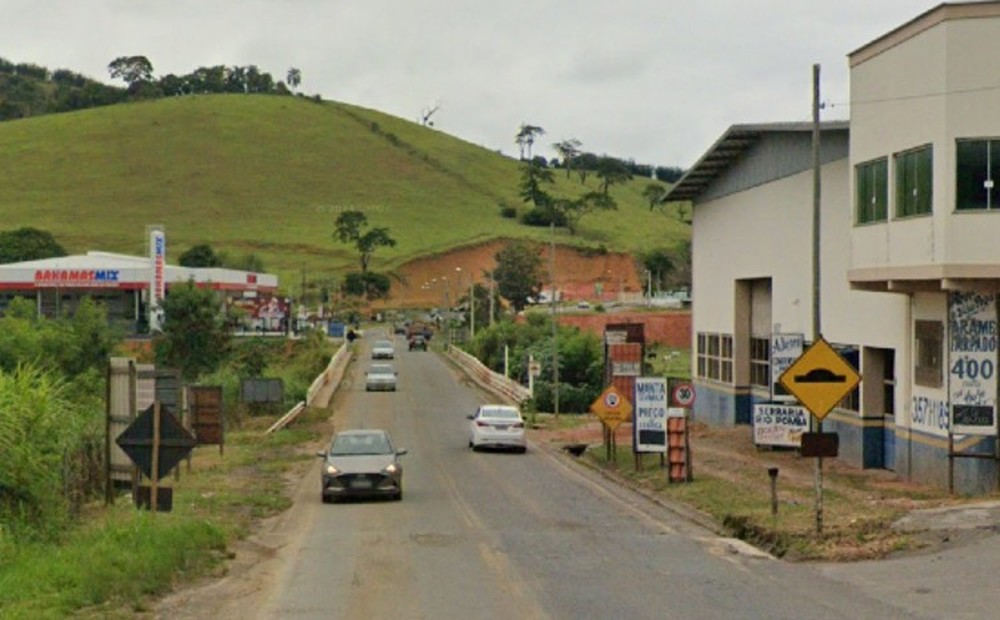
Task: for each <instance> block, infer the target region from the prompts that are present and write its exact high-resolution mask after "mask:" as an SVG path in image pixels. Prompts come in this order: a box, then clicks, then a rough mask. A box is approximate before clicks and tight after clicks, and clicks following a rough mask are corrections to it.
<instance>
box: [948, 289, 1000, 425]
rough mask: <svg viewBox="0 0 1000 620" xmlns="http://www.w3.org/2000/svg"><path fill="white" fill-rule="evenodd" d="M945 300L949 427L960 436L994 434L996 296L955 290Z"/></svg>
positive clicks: (995, 410)
mask: <svg viewBox="0 0 1000 620" xmlns="http://www.w3.org/2000/svg"><path fill="white" fill-rule="evenodd" d="M948 302H949V303H948V368H949V371H948V400H949V402H950V404H951V412H950V413H951V430H952V432H954V433H956V434H959V435H996V434H997V415H996V413H997V404H996V395H997V304H996V296H995V295H984V294H980V293H965V292H958V293H952V294H951V295H950V296H949V299H948Z"/></svg>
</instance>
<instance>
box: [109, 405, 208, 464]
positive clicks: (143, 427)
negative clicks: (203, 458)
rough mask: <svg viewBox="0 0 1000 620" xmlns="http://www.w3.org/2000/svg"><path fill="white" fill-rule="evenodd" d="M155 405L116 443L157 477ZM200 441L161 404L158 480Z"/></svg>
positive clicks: (134, 460)
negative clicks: (154, 435) (154, 447)
mask: <svg viewBox="0 0 1000 620" xmlns="http://www.w3.org/2000/svg"><path fill="white" fill-rule="evenodd" d="M153 407H154V405H150V406H149V407H147V408H146V409H145V410H144V411H143V412H142V413H140V414H139V417H137V418H136V419H135V420H133V422H132V423H131V424H129V426H128V428H126V429H125V430H124V431H122V434H121V435H119V436H118V438H117V439H116V440H115V443H117V444H118V446H119V447H120V448H121V449H122V451H123V452H125V454H127V455H128V457H129V458H130V459H132V462H133V463H135V464H136V466H137V467H138V468H139V469H140V470H141V471H142V473H143V474H145V475H146V477H147V478H149V479H152V478H153ZM197 444H198V442H197V440H196V439H195V438H194V436H193V435H192V434H191V433H190V432H188V430H187V429H186V428H184V427H183V426H181V423H180V422H178V421H177V418H176V417H175V416H174V414H173V413H171V412H170V410H169V409H168V408H167V407H166V406H164V405H162V404H161V405H160V455H159V462H158V463H157V470H158V471H157V476H156V480H157V481H159V480H160V479H161V478H163V477H164V476H166V475H167V474H168V473H170V470H171V469H173V468H174V466H176V465H177V463H179V462H180V461H181V459H183V458H184V457H185V456H187V454H188V452H190V451H191V449H192V448H194V447H195V446H196V445H197Z"/></svg>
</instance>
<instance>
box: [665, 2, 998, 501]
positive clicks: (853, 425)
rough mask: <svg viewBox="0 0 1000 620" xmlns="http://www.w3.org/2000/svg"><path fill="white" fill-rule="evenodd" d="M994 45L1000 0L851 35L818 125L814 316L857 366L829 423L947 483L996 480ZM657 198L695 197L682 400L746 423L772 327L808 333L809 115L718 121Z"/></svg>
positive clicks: (715, 418) (699, 412)
mask: <svg viewBox="0 0 1000 620" xmlns="http://www.w3.org/2000/svg"><path fill="white" fill-rule="evenodd" d="M998 57H1000V2H975V3H972V2H969V3H946V4H942V5H939V6H938V7H936V8H934V9H932V10H929V11H927V12H926V13H923V14H922V15H919V16H918V17H916V18H915V19H913V20H911V21H909V22H907V23H905V24H903V25H902V26H900V27H898V28H896V29H895V30H893V31H891V32H889V33H888V34H886V35H884V36H882V37H880V38H878V39H876V40H875V41H872V42H871V43H869V44H867V45H865V46H863V47H861V48H860V49H858V50H856V51H854V52H852V53H850V54H849V56H848V59H849V64H850V80H851V112H850V120H849V121H847V122H844V121H841V122H826V123H822V124H821V131H820V136H821V141H820V142H821V150H820V160H821V174H820V179H821V191H822V193H821V196H822V198H821V209H820V213H821V219H820V221H821V234H820V279H819V282H820V300H821V301H820V309H821V312H820V315H821V317H822V318H821V333H822V336H823V337H824V338H825V339H826V340H827V341H828V342H830V343H831V344H833V345H834V346H835V348H837V349H838V350H839V351H840V353H841V354H842V355H843V357H844V359H846V360H847V361H848V362H849V363H850V364H852V365H854V366H855V367H856V368H857V370H858V372H859V373H860V375H861V376H862V382H861V384H860V387H859V388H858V389H857V390H855V391H854V392H853V393H852V394H850V395H849V396H848V397H847V398H845V399H844V401H843V402H841V403H840V405H839V406H838V407H837V408H836V409H835V410H834V411H833V412H832V413H830V414H829V415H828V416H827V417H826V419H825V420H824V430H827V431H835V432H837V433H838V434H839V435H840V453H841V458H843V459H846V460H848V461H850V462H853V463H855V464H857V465H860V466H864V467H884V468H887V469H892V470H894V471H896V472H897V473H898V474H899V475H900V476H901V477H903V478H906V479H912V480H917V481H923V482H930V483H934V484H939V485H942V486H944V485H947V484H949V479H951V480H953V484H954V487H955V489H956V490H957V491H960V492H983V491H989V490H992V489H995V488H997V484H998V473H997V472H998V467H997V464H998V461H997V460H996V459H995V458H993V457H994V456H995V455H996V454H997V453H998V452H997V397H998V381H997V372H998V366H1000V359H998V347H997V338H998V334H997V330H998V304H997V293H998V292H1000V186H995V181H996V180H997V179H998V177H1000V73H998V72H997V71H996V70H995V59H996V58H998ZM995 190H996V191H995ZM667 199H668V200H691V201H693V204H694V210H693V211H694V217H693V230H694V233H693V240H692V244H693V246H692V253H693V258H694V268H693V274H692V275H693V287H692V288H693V294H694V318H693V332H694V342H693V351H694V355H693V358H694V362H693V366H694V367H693V374H694V376H695V378H696V384H697V388H698V399H697V401H696V409H695V412H694V415H695V417H696V419H698V418H700V419H702V420H706V421H711V422H714V423H720V424H744V423H745V424H752V423H754V422H755V418H754V416H755V415H756V414H755V411H758V410H760V408H759V407H758V405H760V404H764V403H774V402H776V401H778V400H781V399H782V397H783V395H782V394H781V390H780V389H778V390H776V389H775V386H774V376H772V375H773V374H774V370H775V367H776V364H777V362H776V360H777V359H778V357H777V356H778V355H779V354H780V352H778V353H776V352H775V350H774V347H775V345H776V343H784V342H795V340H796V338H795V336H796V335H798V337H799V338H800V339H801V340H804V341H805V346H808V344H809V342H810V341H811V340H813V337H814V333H813V322H812V317H813V283H814V277H813V268H812V250H813V233H812V221H813V219H812V218H813V170H812V125H811V123H801V124H796V123H788V124H765V125H735V126H733V127H731V128H730V129H729V130H728V131H727V132H726V133H725V134H724V135H723V136H722V137H721V138H720V139H719V140H718V141H717V142H716V143H715V144H714V145H713V146H712V147H710V148H709V150H708V151H707V152H706V153H705V155H704V156H703V157H702V158H701V159H700V160H699V161H698V162H697V163H696V164H695V165H694V166H693V167H692V169H691V170H690V171H689V172H688V173H687V174H686V175H685V177H684V178H683V179H681V181H680V182H679V183H678V184H677V185H676V186H675V187H674V188H673V189H672V190H671V192H670V194H669V195H668V197H667ZM782 363H784V362H782ZM950 454H952V455H954V454H959V455H960V456H958V457H956V458H950V457H949V455H950Z"/></svg>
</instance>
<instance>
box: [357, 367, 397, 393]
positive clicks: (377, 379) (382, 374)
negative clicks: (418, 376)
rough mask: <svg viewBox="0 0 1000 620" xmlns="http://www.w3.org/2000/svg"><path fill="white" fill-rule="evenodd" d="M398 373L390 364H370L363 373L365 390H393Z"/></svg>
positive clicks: (394, 389)
mask: <svg viewBox="0 0 1000 620" xmlns="http://www.w3.org/2000/svg"><path fill="white" fill-rule="evenodd" d="M397 376H399V374H398V373H397V372H396V369H395V368H393V367H392V364H385V363H380V364H372V365H371V366H369V367H368V372H367V373H365V391H366V392H395V391H396V377H397Z"/></svg>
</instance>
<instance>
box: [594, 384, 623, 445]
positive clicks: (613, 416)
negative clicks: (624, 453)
mask: <svg viewBox="0 0 1000 620" xmlns="http://www.w3.org/2000/svg"><path fill="white" fill-rule="evenodd" d="M590 410H591V411H592V412H593V413H594V414H596V415H597V417H599V418H600V419H601V422H602V423H603V424H604V428H605V429H606V433H605V438H606V439H605V442H604V445H605V449H606V451H607V452H606V454H607V459H608V461H611V458H612V456H617V454H616V453H615V451H614V446H615V430H616V429H617V428H618V427H619V426H620V425H621V423H622V422H624V421H625V420H628V419H629V418H631V417H632V403H630V402H629V401H628V399H627V398H625V396H623V395H622V394H621V392H619V391H618V388H616V387H615V386H614V384H612V385H609V386H608V387H606V388H604V391H603V392H601V395H600V396H598V397H597V399H596V400H595V401H594V402H593V403H591V405H590Z"/></svg>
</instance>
